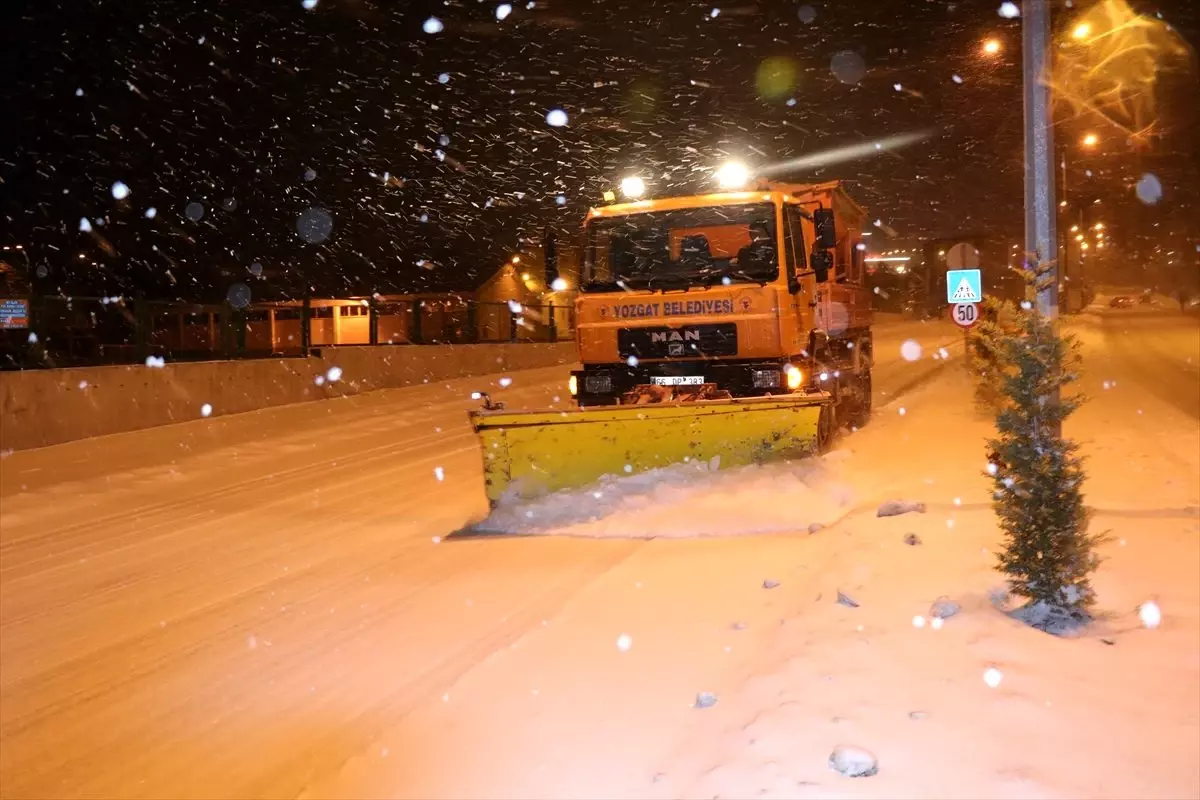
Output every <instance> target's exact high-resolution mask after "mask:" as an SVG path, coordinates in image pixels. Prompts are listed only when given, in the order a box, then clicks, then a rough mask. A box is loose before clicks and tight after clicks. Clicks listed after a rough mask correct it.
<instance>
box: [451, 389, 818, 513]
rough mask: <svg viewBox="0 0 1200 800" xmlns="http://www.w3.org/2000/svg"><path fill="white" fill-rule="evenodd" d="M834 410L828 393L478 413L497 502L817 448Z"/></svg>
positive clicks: (492, 498) (490, 489)
mask: <svg viewBox="0 0 1200 800" xmlns="http://www.w3.org/2000/svg"><path fill="white" fill-rule="evenodd" d="M823 411H824V417H822V412H823ZM831 414H832V409H831V408H830V407H829V396H828V395H826V394H819V395H789V396H785V397H761V398H758V397H756V398H743V399H736V400H712V401H700V402H693V403H679V404H675V403H671V404H651V405H629V406H612V407H607V408H589V409H577V410H571V411H473V412H471V413H470V417H471V424H472V425H473V426H474V428H475V432H476V434H478V436H479V439H480V443H481V445H482V449H483V472H484V478H485V481H486V484H487V497H488V503H489V505H490V506H495V505H496V503H497V502H499V501H500V500H502V499H504V500H518V499H519V500H528V499H532V498H536V497H539V496H542V495H545V494H549V493H551V492H556V491H559V490H562V489H573V488H580V487H583V486H587V485H589V484H591V483H593V482H595V481H597V480H599V479H600V478H602V477H604V476H605V475H616V476H621V475H628V474H634V473H638V472H645V471H646V470H651V469H657V468H660V467H666V466H670V465H671V464H678V463H682V462H687V461H690V462H695V461H700V462H706V463H707V462H711V461H712V459H714V458H717V459H719V461H718V462H717V463H718V466H719V468H725V467H731V466H740V465H746V464H755V463H761V462H763V461H766V460H769V459H772V458H786V457H800V456H804V455H809V454H812V453H813V452H815V451H818V450H820V449H822V448H823V447H824V445H825V443H826V441H827V440H828V437H829V435H830V433H831V432H832V419H831Z"/></svg>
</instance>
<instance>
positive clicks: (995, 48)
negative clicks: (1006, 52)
mask: <svg viewBox="0 0 1200 800" xmlns="http://www.w3.org/2000/svg"><path fill="white" fill-rule="evenodd" d="M1001 47H1002V45H1001V44H1000V40H999V39H988V40H987V41H986V42H984V43H983V52H984V55H989V56H994V55H996V54H997V53H999V52H1000V49H1001Z"/></svg>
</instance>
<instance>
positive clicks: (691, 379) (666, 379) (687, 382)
mask: <svg viewBox="0 0 1200 800" xmlns="http://www.w3.org/2000/svg"><path fill="white" fill-rule="evenodd" d="M650 381H651V382H652V383H653V384H654V385H655V386H703V385H704V376H703V375H655V376H653V377H652V378H650Z"/></svg>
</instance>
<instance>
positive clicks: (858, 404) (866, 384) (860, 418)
mask: <svg viewBox="0 0 1200 800" xmlns="http://www.w3.org/2000/svg"><path fill="white" fill-rule="evenodd" d="M858 389H859V398H858V400H856V401H855V403H854V411H853V413H851V414H850V420H849V422H850V425H851V426H852V427H855V428H861V427H863V426H864V425H866V424H867V423H868V422H870V421H871V402H872V396H871V373H870V372H868V373H866V374H865V375H863V376H862V377H861V378H859V383H858Z"/></svg>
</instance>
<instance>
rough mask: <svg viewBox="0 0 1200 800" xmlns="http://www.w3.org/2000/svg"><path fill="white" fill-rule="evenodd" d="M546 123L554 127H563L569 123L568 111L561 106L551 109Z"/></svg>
mask: <svg viewBox="0 0 1200 800" xmlns="http://www.w3.org/2000/svg"><path fill="white" fill-rule="evenodd" d="M546 124H547V125H549V126H550V127H552V128H561V127H563V126H564V125H566V124H567V112H565V111H563V110H562V109H561V108H554V109H551V110H550V112H549V113H548V114H546Z"/></svg>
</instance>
